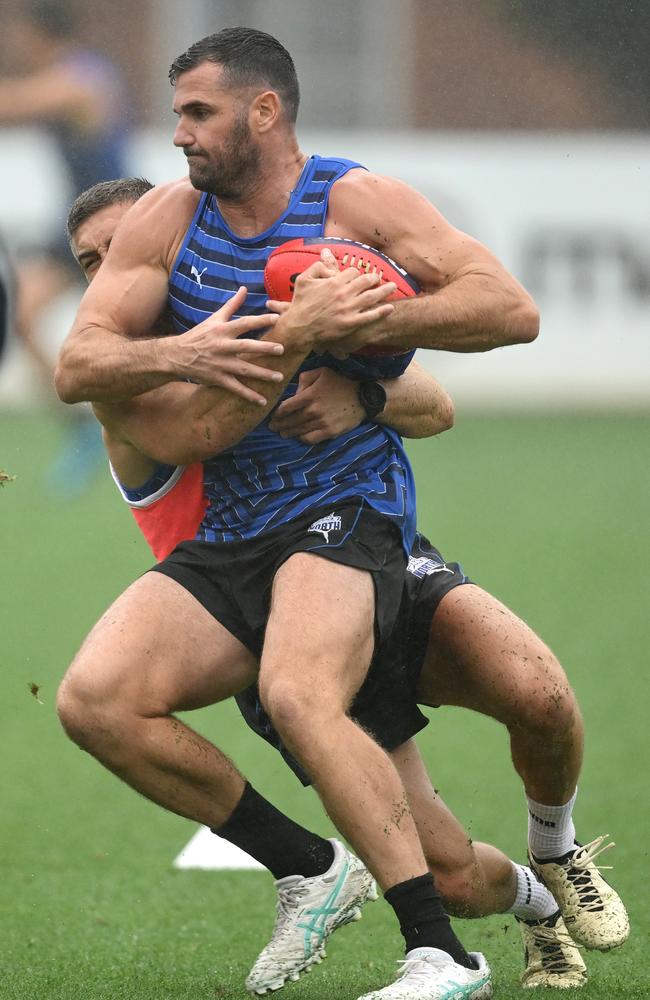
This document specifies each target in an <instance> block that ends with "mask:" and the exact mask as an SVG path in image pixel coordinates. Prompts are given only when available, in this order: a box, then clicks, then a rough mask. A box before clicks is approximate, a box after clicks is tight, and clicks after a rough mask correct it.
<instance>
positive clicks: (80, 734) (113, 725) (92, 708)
mask: <svg viewBox="0 0 650 1000" xmlns="http://www.w3.org/2000/svg"><path fill="white" fill-rule="evenodd" d="M56 711H57V715H58V717H59V721H60V723H61V725H62V726H63V729H64V730H65V732H66V734H67V735H68V736H69V737H70V739H71V740H72V741H73V743H76V744H77V745H78V746H80V747H81V748H82V749H83V750H87V751H88V752H90V753H94V752H95V751H97V750H98V749H99V748H101V747H104V746H108V745H110V744H113V743H115V744H117V743H119V740H120V731H121V727H120V725H119V711H118V707H117V705H116V703H115V701H114V699H113V698H112V697H111V696H110V695H109V694H108V693H107V692H105V691H103V690H101V689H100V688H96V687H94V686H93V685H92V684H90V683H89V682H88V679H87V678H86V677H85V675H84V673H83V671H75V672H69V673H68V674H67V675H66V676H65V677H64V679H63V681H62V682H61V684H60V686H59V690H58V692H57V699H56Z"/></svg>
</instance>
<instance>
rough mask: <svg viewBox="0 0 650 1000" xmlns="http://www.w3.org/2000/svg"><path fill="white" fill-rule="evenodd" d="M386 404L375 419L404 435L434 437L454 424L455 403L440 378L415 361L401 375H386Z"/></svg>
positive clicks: (384, 383)
mask: <svg viewBox="0 0 650 1000" xmlns="http://www.w3.org/2000/svg"><path fill="white" fill-rule="evenodd" d="M382 385H383V387H384V389H385V390H386V397H387V399H386V406H385V407H384V409H383V410H382V412H381V413H380V414H378V415H377V417H376V420H377V423H378V424H385V425H386V427H390V428H392V430H394V431H397V433H398V434H401V436H402V437H407V438H425V437H433V436H434V435H435V434H442V432H443V431H447V430H450V429H451V428H452V427H453V425H454V404H453V402H452V399H451V396H449V395H448V393H447V392H446V391H445V390H444V389H443V387H442V386H441V385H440V383H439V382H438V381H436V379H435V378H434V377H433V375H429V373H428V372H425V371H424V369H423V368H421V367H420V366H419V365H418V364H417V362H415V361H412V362H411V364H410V365H409V366H408V368H407V369H406V371H405V372H404V374H403V375H402V376H400V378H393V379H385V380H384V381H383V382H382Z"/></svg>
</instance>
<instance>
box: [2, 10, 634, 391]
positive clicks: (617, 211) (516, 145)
mask: <svg viewBox="0 0 650 1000" xmlns="http://www.w3.org/2000/svg"><path fill="white" fill-rule="evenodd" d="M12 6H13V7H15V6H16V3H15V0H6V2H5V4H3V7H2V13H1V14H0V39H1V38H2V25H3V21H4V19H6V18H7V17H9V16H10V14H11V12H12ZM69 6H70V8H71V10H72V12H73V14H74V25H75V28H74V32H75V36H76V37H78V39H79V40H80V41H81V42H83V43H84V44H87V45H89V46H92V47H94V48H96V49H99V50H101V51H103V52H105V53H106V54H107V55H109V56H110V57H111V59H113V60H114V61H115V62H116V63H117V64H118V66H119V67H120V68H121V69H122V71H123V73H124V75H125V78H126V80H127V82H128V88H129V94H128V97H127V98H126V101H125V104H126V107H125V113H127V112H128V115H129V118H130V124H129V133H128V164H129V168H130V170H131V172H133V173H137V174H145V175H146V176H148V177H150V179H151V180H153V181H155V182H160V181H163V180H167V179H171V178H173V177H175V176H179V175H180V174H182V173H184V172H185V163H184V159H183V157H182V154H181V153H179V152H177V151H175V150H174V149H173V147H172V145H171V131H172V127H173V116H172V115H171V112H170V105H171V88H170V86H169V83H168V81H167V70H168V66H169V64H170V62H171V60H172V59H173V58H174V57H175V56H176V55H177V54H178V53H179V52H181V51H182V50H184V49H185V48H186V47H187V45H189V44H190V43H191V42H192V41H194V40H196V39H197V38H199V37H201V36H202V35H204V34H208V33H209V32H211V31H214V30H218V29H219V28H221V27H225V26H228V25H234V24H245V25H251V26H255V27H259V28H261V29H263V30H267V31H270V32H271V33H273V34H275V35H276V36H277V37H279V38H280V39H281V41H282V42H283V43H284V44H285V45H286V46H287V47H288V49H289V51H290V52H291V53H292V55H293V57H294V59H295V62H296V66H297V69H298V75H299V78H300V81H301V87H302V106H301V113H300V119H299V126H300V127H299V135H300V138H301V141H302V145H303V148H304V149H306V150H307V151H317V152H321V153H338V154H340V155H345V156H350V157H352V158H357V159H360V160H361V161H362V162H364V163H366V164H367V165H368V166H369V167H370V168H371V169H373V170H375V171H378V172H384V173H389V174H393V175H396V176H399V177H402V178H403V179H404V180H406V181H408V182H409V183H411V184H413V185H414V186H415V187H416V188H418V189H419V190H421V191H422V192H423V193H424V194H425V195H427V197H429V198H430V199H431V200H432V201H433V202H434V203H435V204H436V205H437V206H438V207H439V208H440V209H441V210H442V211H443V212H444V214H446V215H447V217H448V218H449V219H450V220H451V221H452V222H453V223H454V224H456V225H458V226H459V227H460V228H462V229H466V230H467V231H468V232H469V233H471V234H472V235H475V236H477V237H478V238H479V239H481V240H482V241H484V242H485V243H486V244H487V245H488V246H489V247H491V248H492V249H493V250H494V251H495V252H496V253H497V255H498V256H499V257H500V258H501V259H502V260H503V261H504V262H505V263H506V264H507V265H508V266H509V267H510V268H511V270H513V272H514V273H515V274H516V275H517V276H518V277H519V278H520V279H521V280H522V281H523V283H524V284H525V285H526V286H527V287H528V288H529V290H530V291H531V292H532V293H533V295H534V296H535V297H536V299H537V301H538V303H539V305H540V308H541V312H542V333H541V336H540V338H539V339H538V341H537V342H536V343H535V344H534V345H532V346H526V347H520V348H508V349H506V350H502V351H497V352H492V353H491V354H489V355H484V356H483V355H474V356H460V355H455V356H454V355H447V354H442V353H434V352H427V354H426V356H425V359H424V360H426V363H427V365H429V366H430V367H431V368H432V369H433V370H435V371H436V372H437V373H438V374H439V375H440V376H441V377H442V379H443V381H444V382H445V383H446V385H447V386H448V388H449V389H450V390H451V391H452V393H453V394H454V396H455V397H456V399H457V401H458V402H461V403H467V404H468V405H469V404H479V405H484V404H486V403H487V404H490V405H499V406H510V405H514V406H524V405H525V406H530V405H557V404H561V405H565V406H566V405H570V406H573V405H582V406H590V407H592V406H593V407H599V406H605V405H606V406H616V407H627V406H630V405H634V406H639V405H641V406H643V405H646V404H647V400H648V398H649V390H650V347H649V346H648V341H649V338H648V331H649V330H650V211H649V209H650V138H649V136H648V123H649V115H650V112H649V108H650V61H649V60H648V59H647V52H648V51H649V49H650V5H648V4H646V3H642V2H622V3H619V4H612V3H611V2H609V0H572V2H571V3H570V4H567V3H565V2H563V0H480V2H479V0H402V2H401V3H400V4H395V3H391V2H388V0H358V2H356V3H354V4H351V3H349V2H348V0H329V2H328V3H327V4H321V3H316V2H304V0H222V2H218V0H185V2H183V3H174V2H173V0H155V2H154V0H139V2H138V3H137V5H134V4H133V2H132V0H131V2H128V0H112V2H111V3H110V4H106V3H100V2H99V0H86V2H85V3H83V4H82V3H80V2H78V3H77V2H75V0H70V4H69ZM10 56H11V54H10V53H6V52H4V53H3V55H2V59H3V61H2V62H0V77H1V76H2V74H3V73H8V72H9V71H11V72H15V71H16V70H15V67H13V66H11V65H10V63H11V58H10ZM72 194H73V192H71V191H70V189H69V184H68V182H67V179H66V174H65V171H64V169H63V165H62V163H61V159H60V157H59V155H58V153H57V149H56V146H55V144H54V143H53V142H52V139H51V137H49V136H48V134H47V132H46V131H45V130H44V129H43V128H42V127H39V126H38V125H34V124H33V125H31V126H29V127H28V126H25V125H19V126H18V125H7V126H4V127H1V126H0V233H2V234H3V236H4V239H5V241H6V242H7V244H8V246H9V250H10V252H11V253H12V255H14V256H15V257H20V255H21V254H23V253H25V251H26V248H29V247H31V246H33V245H34V244H35V243H36V242H38V241H39V240H44V239H46V238H47V239H52V238H54V237H55V236H56V235H57V234H59V233H60V232H61V230H62V227H63V225H64V221H65V216H66V213H67V208H68V205H69V202H70V199H71V197H72ZM78 295H79V290H78V289H73V290H71V291H68V292H67V293H66V294H65V295H64V296H62V297H60V299H59V300H58V301H56V302H55V303H54V304H53V305H52V308H51V309H49V310H48V312H47V314H46V315H45V316H44V318H43V321H42V329H41V336H42V338H43V342H44V343H45V344H46V345H47V349H48V350H49V351H50V353H51V354H54V353H55V351H56V347H57V344H58V343H59V342H60V340H61V338H62V336H64V334H65V331H66V329H67V325H68V323H69V321H70V317H71V314H72V313H73V311H74V308H75V305H76V302H77V300H78ZM38 391H39V390H38V382H37V380H36V379H35V376H34V372H33V371H32V368H31V366H30V364H29V362H28V360H27V359H26V357H25V356H24V353H23V352H21V349H20V347H19V345H18V343H17V341H16V340H13V341H12V342H11V343H10V345H9V348H8V349H7V350H6V351H5V356H4V359H3V361H2V362H0V407H2V406H5V407H7V406H25V405H29V404H30V403H31V402H32V401H33V400H34V398H35V397H36V396H37V395H38Z"/></svg>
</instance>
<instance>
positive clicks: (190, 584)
mask: <svg viewBox="0 0 650 1000" xmlns="http://www.w3.org/2000/svg"><path fill="white" fill-rule="evenodd" d="M297 552H309V553H313V554H314V555H319V556H322V557H323V558H325V559H330V560H332V561H333V562H337V563H343V564H344V565H346V566H354V567H356V568H357V569H363V570H367V571H368V572H369V573H370V574H371V576H372V579H373V583H374V588H375V641H376V645H377V646H379V645H381V644H382V643H383V642H385V641H386V640H387V638H388V636H389V635H390V633H391V631H392V629H393V625H394V623H395V619H396V617H397V613H398V610H399V604H400V600H401V595H402V587H403V582H404V567H405V565H406V557H405V554H404V547H403V544H402V536H401V533H400V531H399V530H398V528H397V527H396V525H395V524H393V522H392V521H391V520H390V519H389V518H387V517H384V516H382V515H381V514H378V513H377V512H376V511H374V510H372V508H370V507H368V506H367V505H366V504H365V503H364V502H363V501H361V500H360V501H357V502H355V503H354V504H350V503H349V502H347V503H345V504H341V505H340V506H336V505H335V506H334V507H333V508H332V507H330V508H328V509H326V510H324V511H321V512H316V511H312V512H310V513H309V514H307V515H305V516H303V517H300V518H298V519H296V520H295V521H290V522H288V523H287V524H284V525H282V526H281V527H279V528H275V529H274V530H272V531H269V532H267V533H266V534H263V535H260V536H258V537H257V538H252V539H245V540H242V541H236V542H197V541H190V542H181V544H180V545H178V546H177V547H176V548H175V549H174V551H173V552H172V553H171V554H170V555H169V556H167V558H166V559H163V561H162V562H160V563H158V564H157V565H156V566H153V567H152V569H151V570H150V572H155V573H163V574H165V575H166V576H169V577H171V578H172V579H173V580H176V582H177V583H180V584H181V586H182V587H184V588H185V590H187V591H189V593H190V594H192V595H193V596H194V597H195V598H196V600H197V601H198V602H199V603H200V604H202V605H203V607H204V608H205V609H206V610H207V611H209V612H210V614H211V615H212V616H213V617H214V618H216V619H217V621H219V622H221V624H222V625H224V626H225V628H227V629H228V631H229V632H231V633H232V635H234V636H236V638H237V639H239V640H240V642H242V643H243V644H244V645H245V646H246V647H247V648H248V649H250V650H251V652H252V653H254V654H255V656H257V657H258V658H259V657H260V656H261V653H262V646H263V643H264V632H265V629H266V622H267V618H268V613H269V606H270V600H271V588H272V585H273V579H274V577H275V574H276V573H277V571H278V569H279V568H280V566H282V564H283V563H284V562H286V560H287V559H288V558H289V557H290V556H292V555H295V553H297Z"/></svg>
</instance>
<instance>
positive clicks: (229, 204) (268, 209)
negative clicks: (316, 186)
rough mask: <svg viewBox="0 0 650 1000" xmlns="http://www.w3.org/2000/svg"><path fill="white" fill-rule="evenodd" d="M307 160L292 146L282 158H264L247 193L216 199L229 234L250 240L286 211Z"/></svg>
mask: <svg viewBox="0 0 650 1000" xmlns="http://www.w3.org/2000/svg"><path fill="white" fill-rule="evenodd" d="M307 158H308V157H307V154H306V153H303V152H301V150H300V149H299V148H298V145H297V143H295V144H294V145H292V147H291V148H290V149H287V150H285V151H284V152H283V155H281V156H278V157H276V156H268V157H266V158H265V159H264V161H263V162H262V164H261V165H260V170H259V171H258V173H257V174H256V176H255V177H254V178H253V179H252V180H251V183H250V184H249V185H248V188H247V190H246V191H245V192H243V193H242V194H241V195H239V196H238V197H237V198H217V202H218V204H219V209H220V211H221V214H222V215H223V217H224V219H225V220H226V222H227V223H228V225H229V226H230V228H231V229H232V231H233V232H234V233H236V234H237V235H238V236H243V237H244V238H250V237H252V236H257V235H258V234H259V233H263V232H265V231H266V230H267V229H269V228H270V227H271V226H272V225H273V223H274V222H275V220H276V219H279V217H280V216H281V215H282V213H283V212H284V211H286V208H287V206H288V204H289V202H290V200H291V196H292V194H293V191H294V188H295V187H296V186H297V184H298V183H299V181H300V177H301V175H302V172H303V170H304V167H305V163H306V162H307Z"/></svg>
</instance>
